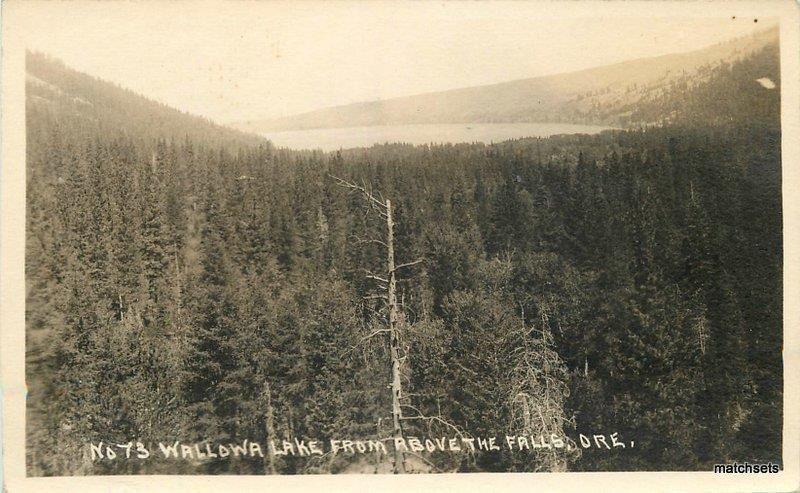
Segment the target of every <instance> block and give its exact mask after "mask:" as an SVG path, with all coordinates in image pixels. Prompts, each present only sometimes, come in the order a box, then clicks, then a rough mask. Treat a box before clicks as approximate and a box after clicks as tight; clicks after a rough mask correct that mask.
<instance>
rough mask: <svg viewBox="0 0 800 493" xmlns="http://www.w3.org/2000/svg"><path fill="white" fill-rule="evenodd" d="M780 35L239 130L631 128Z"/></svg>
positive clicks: (252, 123) (761, 34)
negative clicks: (668, 99) (685, 87)
mask: <svg viewBox="0 0 800 493" xmlns="http://www.w3.org/2000/svg"><path fill="white" fill-rule="evenodd" d="M778 36H779V33H778V28H777V26H776V27H771V28H767V29H765V30H762V31H758V32H756V33H753V34H751V35H748V36H743V37H740V38H735V39H733V40H730V41H725V42H721V43H717V44H715V45H712V46H708V47H704V48H700V49H697V50H693V51H689V52H683V53H673V54H667V55H660V56H657V57H649V58H640V59H635V60H628V61H623V62H619V63H615V64H611V65H604V66H600V67H594V68H588V69H582V70H578V71H575V72H567V73H563V74H553V75H546V76H541V77H533V78H526V79H517V80H512V81H505V82H499V83H494V84H488V85H481V86H472V87H463V88H456V89H450V90H446V91H435V92H427V93H420V94H416V95H411V96H401V97H396V98H390V99H386V100H380V101H364V102H357V103H352V104H346V105H338V106H333V107H328V108H322V109H319V110H314V111H310V112H304V113H300V114H297V115H291V116H287V117H280V118H272V119H264V120H249V121H245V122H237V123H234V124H232V126H234V127H235V128H238V129H240V130H246V131H249V132H255V133H263V132H267V131H280V130H306V129H313V128H337V127H354V126H374V125H400V124H419V123H501V122H502V123H522V122H564V123H586V124H603V125H615V126H625V125H628V124H630V123H650V122H630V121H629V119H626V116H627V115H626V114H625V113H626V111H630V109H629V108H628V107H630V106H631V105H634V104H635V103H637V102H638V101H646V100H648V99H653V98H655V97H657V96H658V95H659V94H660V93H662V92H664V91H665V90H667V89H668V88H669V85H670V83H671V82H674V81H676V80H678V79H681V78H686V77H688V78H690V79H695V80H702V79H703V78H704V77H707V76H708V74H709V73H710V72H711V71H712V70H713V69H714V68H715V67H717V66H719V65H720V64H721V63H731V62H735V61H737V60H740V59H742V58H744V57H746V56H748V55H751V54H753V53H755V52H758V51H759V50H762V49H764V48H766V47H768V46H771V45H775V46H777V41H778Z"/></svg>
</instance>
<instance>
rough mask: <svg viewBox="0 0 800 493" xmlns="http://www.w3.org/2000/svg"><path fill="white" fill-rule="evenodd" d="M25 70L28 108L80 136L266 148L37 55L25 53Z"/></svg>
mask: <svg viewBox="0 0 800 493" xmlns="http://www.w3.org/2000/svg"><path fill="white" fill-rule="evenodd" d="M25 69H26V93H27V99H26V102H27V105H28V107H29V109H31V110H38V111H48V112H51V113H57V114H58V115H59V118H61V119H64V120H68V121H70V122H71V123H72V124H73V126H76V127H78V128H84V129H85V130H86V131H88V128H86V127H94V126H97V127H102V130H104V131H111V132H118V131H119V132H123V133H125V134H128V135H136V136H137V137H145V138H160V139H171V140H183V139H187V138H188V139H192V140H196V141H198V142H204V143H207V144H212V145H217V144H223V143H225V144H231V143H237V144H240V145H245V146H247V145H253V144H255V145H257V144H260V143H262V144H263V143H266V141H265V140H264V139H263V138H261V137H259V136H257V135H253V134H248V133H246V132H243V131H240V130H236V129H232V128H228V127H224V126H222V125H218V124H215V123H213V122H212V121H210V120H208V119H206V118H202V117H199V116H195V115H191V114H188V113H184V112H182V111H179V110H177V109H174V108H171V107H169V106H166V105H164V104H161V103H158V102H156V101H153V100H151V99H147V98H146V97H144V96H141V95H139V94H136V93H135V92H133V91H130V90H128V89H124V88H122V87H119V86H117V85H114V84H111V83H109V82H106V81H103V80H101V79H98V78H96V77H92V76H90V75H86V74H83V73H81V72H78V71H76V70H73V69H71V68H69V67H67V66H66V65H64V63H63V62H61V61H60V60H58V59H55V58H52V57H49V56H48V55H45V54H42V53H34V52H28V53H27V55H26V58H25Z"/></svg>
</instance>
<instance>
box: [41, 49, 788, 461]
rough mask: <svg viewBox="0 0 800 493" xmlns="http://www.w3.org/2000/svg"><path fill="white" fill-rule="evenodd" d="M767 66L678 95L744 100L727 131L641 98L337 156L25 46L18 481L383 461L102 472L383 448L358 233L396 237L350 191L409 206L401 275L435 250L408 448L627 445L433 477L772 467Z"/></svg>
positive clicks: (381, 316) (408, 387) (403, 213)
mask: <svg viewBox="0 0 800 493" xmlns="http://www.w3.org/2000/svg"><path fill="white" fill-rule="evenodd" d="M774 55H775V53H774V52H770V51H765V52H763V53H761V54H759V55H756V56H755V57H752V58H750V59H749V60H750V61H749V62H748V61H745V62H742V64H738V65H737V64H734V65H732V66H730V67H725V68H718V69H715V70H716V72H718V73H717V75H714V76H712V77H711V78H710V79H709V81H710V82H708V83H707V84H702V85H699V86H698V87H694V88H685V87H684V88H683V89H681V88H679V87H676V88H674V91H676V94H680V97H681V98H683V99H685V100H686V101H687V102H691V104H693V105H695V104H696V106H692V108H704V111H707V112H708V114H710V113H712V112H714V110H715V107H714V106H712V105H711V104H710V103H708V98H707V96H704V94H709V93H711V92H713V93H714V94H737V99H736V100H735V101H734V100H733V99H731V100H730V104H728V105H724V106H722V107H720V106H717V107H716V109H718V110H719V111H722V112H723V113H714V114H712V115H711V118H710V119H707V118H705V117H704V116H703V115H704V114H703V113H698V110H694V109H693V110H692V111H691V112H689V111H685V112H684V114H685V116H686V117H685V118H678V117H677V116H680V115H681V112H682V111H683V110H682V108H681V107H678V108H675V112H674V114H675V115H677V116H676V117H675V118H673V117H672V116H669V117H661V116H660V115H654V112H657V110H656V109H654V108H663V107H664V106H665V105H666V104H667V103H666V102H661V100H658V99H654V100H653V101H652V104H651V105H641V106H637V107H636V108H632V109H631V111H633V112H641V113H642V115H643V116H642V117H641V118H642V119H643V120H659V121H670V122H672V124H671V125H668V126H661V127H655V128H649V129H646V130H636V131H634V130H631V131H613V132H604V133H602V134H600V135H597V136H585V135H575V136H557V137H552V138H548V139H522V140H517V141H509V142H505V143H501V144H496V145H491V146H486V145H467V144H460V145H443V146H417V147H414V146H408V145H399V144H398V145H385V146H375V147H372V148H369V149H354V150H350V151H343V152H338V153H327V154H323V153H319V152H294V151H286V150H276V149H274V148H273V147H272V146H271V145H269V144H268V143H266V142H259V141H258V140H257V139H255V138H251V137H249V136H247V135H244V134H239V133H237V132H234V131H228V130H225V129H222V128H220V127H216V126H213V125H211V124H209V123H208V122H205V121H202V120H200V119H196V118H191V117H188V116H186V115H182V114H180V113H178V112H176V111H173V110H169V109H168V108H165V107H163V106H159V105H157V104H155V103H144V102H143V99H142V98H140V97H138V96H136V95H134V94H132V93H129V92H126V91H123V90H120V89H118V88H114V87H111V86H109V85H107V84H105V83H103V82H101V81H98V80H95V79H91V78H89V77H86V76H83V75H80V74H77V73H75V72H72V71H70V70H69V69H67V68H65V67H64V66H62V65H60V64H59V63H57V62H54V61H52V60H48V59H46V58H44V57H42V56H39V55H30V56H29V57H28V69H29V73H30V75H32V76H33V77H35V78H36V79H34V80H32V81H31V82H30V83H29V84H28V96H27V180H28V182H27V200H28V202H27V238H26V241H27V251H26V274H27V306H26V316H27V335H28V347H27V351H28V367H27V378H28V384H29V386H30V396H29V400H28V402H29V407H28V430H27V432H28V465H29V472H30V474H33V475H66V474H120V473H151V474H154V473H162V474H174V473H188V474H203V473H227V474H236V473H245V474H264V473H272V472H275V473H310V472H354V471H359V472H372V471H374V470H385V469H381V467H382V463H381V460H377V459H376V458H375V457H374V456H358V455H355V456H349V455H347V454H338V455H330V454H326V455H324V456H312V457H310V458H309V457H292V456H286V457H280V456H279V457H272V458H271V457H270V456H269V455H268V456H267V457H265V458H260V457H239V458H236V459H230V458H229V459H226V460H222V459H209V458H206V459H203V460H186V461H174V460H173V461H170V462H167V461H166V460H157V459H153V460H149V461H137V460H130V461H116V462H110V461H105V462H104V461H96V462H92V461H91V459H90V456H89V455H88V447H87V443H89V442H94V443H97V442H99V441H101V440H102V441H104V442H115V443H127V442H129V441H131V440H134V441H136V440H138V441H141V442H143V443H146V444H152V443H155V442H171V441H173V440H180V441H181V442H185V443H192V442H204V441H208V442H211V443H231V442H234V443H235V442H241V441H242V440H243V439H245V438H246V439H249V440H252V441H260V442H262V443H266V442H268V441H269V440H271V439H275V440H282V439H284V438H290V437H297V438H306V439H309V438H314V439H320V440H329V439H332V438H341V437H345V438H347V437H349V438H352V439H358V438H360V439H368V438H371V439H382V438H385V437H387V436H390V435H391V425H390V423H389V421H390V419H389V418H388V416H389V413H390V410H391V395H390V393H389V390H388V389H387V386H388V385H389V383H390V379H391V376H390V367H389V355H388V351H389V350H388V346H387V342H388V338H387V337H386V335H385V334H381V333H380V332H378V333H377V334H376V331H380V330H382V329H383V328H384V327H385V323H386V314H385V313H383V312H382V311H381V310H380V303H379V301H377V300H374V299H372V298H371V297H369V296H370V295H371V294H373V293H374V290H375V288H376V283H375V282H374V280H373V279H370V278H368V277H366V276H365V271H372V272H380V271H381V270H382V269H385V260H384V256H385V252H384V250H383V249H382V246H381V245H380V244H376V243H375V242H371V241H365V239H367V238H376V237H377V238H380V237H381V236H380V235H381V234H383V230H382V227H383V226H382V224H383V223H382V222H381V218H380V216H377V215H376V214H375V213H373V212H370V211H369V210H368V209H367V208H365V200H364V198H363V197H362V196H361V195H360V194H358V193H352V191H350V190H348V189H347V188H344V187H342V186H340V185H339V184H338V183H337V181H336V180H335V179H334V178H333V177H339V178H342V179H344V180H348V181H349V182H352V183H355V184H365V185H366V186H367V187H368V188H369V189H370V190H373V191H374V192H375V193H376V194H377V193H380V195H381V196H382V197H385V198H389V199H391V202H392V204H393V207H394V222H395V223H396V225H395V231H394V233H395V236H394V242H395V246H396V249H397V251H396V255H397V258H398V261H404V260H407V261H412V260H415V259H420V260H422V262H421V263H419V264H416V265H414V266H411V267H409V268H408V269H407V270H406V271H404V272H403V273H402V275H401V278H400V281H399V284H398V296H399V298H400V304H401V306H402V312H403V315H402V320H401V322H402V324H403V326H404V329H403V332H402V333H403V339H402V341H401V342H402V348H403V356H404V358H403V385H404V389H405V390H404V392H405V394H406V396H407V398H408V408H407V409H406V410H405V412H406V413H407V414H406V416H407V417H408V418H413V417H417V419H408V420H407V421H406V422H404V427H405V430H404V431H405V433H406V435H408V436H431V437H433V436H448V437H452V436H455V434H456V433H459V434H462V433H463V434H469V435H472V436H491V435H497V436H503V435H505V434H514V435H521V434H530V435H533V434H534V431H535V434H538V433H539V432H542V433H544V434H546V435H549V434H550V433H555V434H558V435H565V436H567V437H572V438H575V437H577V436H578V434H580V433H583V434H586V435H589V436H591V435H592V434H596V433H601V434H606V435H608V434H611V433H615V432H616V433H619V435H620V436H621V437H623V438H624V440H626V443H628V442H635V446H633V447H629V448H626V449H624V450H621V449H614V450H606V449H597V448H587V449H584V450H580V451H579V452H580V453H578V451H575V450H573V451H572V453H565V452H563V451H557V450H537V451H532V452H530V453H520V454H511V453H508V452H507V451H506V450H502V451H478V452H475V453H472V454H471V453H466V452H465V453H461V454H449V453H448V454H443V453H437V452H434V453H432V454H426V456H425V458H424V461H425V462H424V464H425V466H424V467H425V468H426V469H425V470H429V471H454V470H458V471H538V470H563V469H568V470H592V471H596V470H709V469H710V467H711V465H712V464H714V463H723V462H727V461H734V460H736V461H740V462H741V461H749V462H769V461H773V462H779V461H780V458H781V424H782V411H781V410H782V406H781V402H782V376H783V369H782V360H781V348H782V325H781V324H782V322H781V314H782V292H781V279H782V246H781V245H782V230H781V186H780V185H781V175H780V169H781V167H780V162H781V161H780V129H779V126H778V122H779V118H778V112H779V97H778V89H775V90H772V91H770V90H767V89H765V88H763V87H761V86H759V85H758V84H748V82H749V80H750V78H751V76H752V75H753V74H754V73H756V72H758V73H760V70H756V71H752V70H751V68H749V67H750V65H748V63H750V64H752V63H762V62H763V63H769V64H771V65H770V67H773V66H777V60H775V59H774ZM764 60H766V61H764ZM775 81H776V83H778V82H779V80H777V79H775ZM680 91H683V92H680ZM665 97H667V98H668V99H667V100H668V101H673V99H671V96H665ZM739 98H741V99H739ZM695 101H696V103H695ZM719 115H723V116H719ZM753 115H756V116H757V117H758V118H757V120H756V121H753V120H751V117H752V116H753ZM154 122H158V123H154ZM370 335H373V336H374V337H369V336H370ZM543 389H545V390H543ZM519 396H526V397H525V399H523V400H522V401H520V399H519ZM532 410H534V411H537V412H540V413H542V414H541V416H542V419H541V422H542V423H544V424H543V425H542V426H540V425H539V424H538V421H537V422H534V421H536V420H533V419H531V417H530V415H531V412H532ZM556 455H557V457H556ZM390 460H391V459H390V458H388V457H385V458H383V459H382V461H384V462H385V461H390Z"/></svg>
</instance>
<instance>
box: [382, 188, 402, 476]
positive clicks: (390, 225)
mask: <svg viewBox="0 0 800 493" xmlns="http://www.w3.org/2000/svg"><path fill="white" fill-rule="evenodd" d="M386 230H387V231H386V256H387V269H388V277H387V279H388V280H389V285H388V288H387V290H388V293H387V295H388V304H389V351H390V354H391V358H392V425H393V436H394V438H395V443H397V441H398V440H402V438H403V428H402V426H401V420H402V418H403V411H402V408H401V407H400V398H401V392H402V383H401V381H400V337H399V334H398V330H399V327H398V320H397V319H398V309H397V278H396V275H395V265H394V222H393V221H392V203H391V201H390V200H388V199H387V200H386ZM405 469H406V467H405V458H404V457H403V451H402V450H400V449H399V448H398V447H397V446H396V445H395V447H394V473H395V474H403V473H405Z"/></svg>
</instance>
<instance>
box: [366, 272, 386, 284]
mask: <svg viewBox="0 0 800 493" xmlns="http://www.w3.org/2000/svg"><path fill="white" fill-rule="evenodd" d="M367 279H374V280H376V281H380V282H382V283H384V284H389V280H388V279H384V278H382V277H381V276H375V275H372V274H367Z"/></svg>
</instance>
